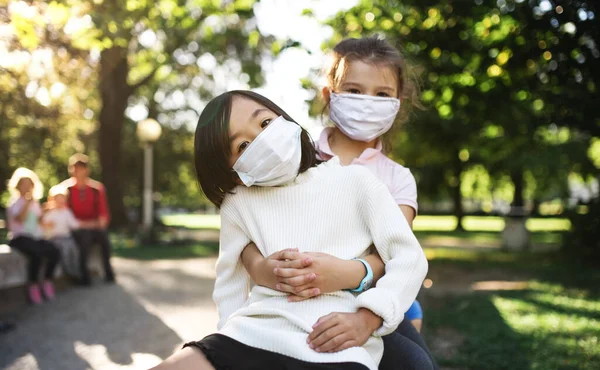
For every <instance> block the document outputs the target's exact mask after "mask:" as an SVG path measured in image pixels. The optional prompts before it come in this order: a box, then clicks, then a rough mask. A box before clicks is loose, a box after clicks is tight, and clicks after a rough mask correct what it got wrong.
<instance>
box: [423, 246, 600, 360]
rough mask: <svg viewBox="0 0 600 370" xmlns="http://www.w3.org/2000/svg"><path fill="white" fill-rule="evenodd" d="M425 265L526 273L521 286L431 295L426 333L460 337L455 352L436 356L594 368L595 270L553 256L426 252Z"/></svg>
mask: <svg viewBox="0 0 600 370" xmlns="http://www.w3.org/2000/svg"><path fill="white" fill-rule="evenodd" d="M427 254H428V258H429V259H430V269H431V270H434V269H440V270H439V272H440V273H441V275H440V276H443V271H444V270H443V269H444V267H448V266H451V267H453V268H456V267H457V266H459V267H462V268H465V271H471V272H473V271H485V270H487V269H489V268H502V269H504V270H505V271H506V274H507V276H510V274H512V273H517V272H520V273H524V272H527V273H528V275H529V276H531V278H530V279H528V280H527V281H526V285H525V286H524V288H523V289H515V290H496V291H485V292H472V293H470V294H465V295H458V296H456V295H452V296H447V297H443V298H439V297H438V298H433V297H431V299H428V300H427V301H426V302H427V303H426V305H425V310H426V326H427V333H428V334H427V335H428V339H429V340H430V341H435V336H436V333H441V332H444V330H445V331H446V332H448V330H449V328H450V329H451V330H452V331H451V333H453V335H452V337H453V338H455V339H456V338H463V339H464V340H463V342H462V344H460V345H459V346H458V348H457V351H456V352H454V353H446V354H445V355H444V356H441V355H440V354H438V362H439V363H440V365H442V366H446V367H452V368H459V369H491V370H494V369H532V370H533V369H536V370H537V369H539V370H545V369H564V370H567V369H573V370H575V369H581V370H592V369H598V368H600V367H599V364H600V343H599V339H598V338H600V288H599V287H600V273H599V272H598V271H596V270H594V269H592V268H589V269H584V268H581V266H578V265H573V264H570V263H568V262H567V261H564V260H561V259H560V258H559V257H558V256H556V255H553V254H534V253H518V254H514V253H504V252H477V251H475V252H474V251H464V250H456V249H454V250H444V249H439V250H428V251H427Z"/></svg>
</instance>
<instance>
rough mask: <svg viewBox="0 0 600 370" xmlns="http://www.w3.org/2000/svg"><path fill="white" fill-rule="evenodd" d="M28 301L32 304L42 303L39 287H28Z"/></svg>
mask: <svg viewBox="0 0 600 370" xmlns="http://www.w3.org/2000/svg"><path fill="white" fill-rule="evenodd" d="M29 300H30V301H31V303H33V304H40V303H42V293H41V292H40V286H39V285H37V284H34V285H30V286H29Z"/></svg>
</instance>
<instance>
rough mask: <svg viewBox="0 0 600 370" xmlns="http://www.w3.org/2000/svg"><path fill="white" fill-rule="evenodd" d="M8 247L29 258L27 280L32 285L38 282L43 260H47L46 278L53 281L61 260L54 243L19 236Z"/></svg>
mask: <svg viewBox="0 0 600 370" xmlns="http://www.w3.org/2000/svg"><path fill="white" fill-rule="evenodd" d="M8 245H10V246H11V248H14V249H16V250H18V251H19V252H20V253H23V254H24V255H26V256H27V259H28V267H27V279H28V280H29V282H30V283H35V282H37V281H38V279H39V273H40V267H41V265H42V259H45V260H46V273H45V275H44V277H45V278H46V279H52V277H53V276H54V270H55V268H56V265H57V264H58V260H59V259H60V253H59V252H58V249H57V248H56V247H55V246H54V245H53V244H52V243H50V242H48V241H46V240H39V239H33V238H30V237H27V236H17V237H16V238H14V239H12V240H11V241H10V242H8Z"/></svg>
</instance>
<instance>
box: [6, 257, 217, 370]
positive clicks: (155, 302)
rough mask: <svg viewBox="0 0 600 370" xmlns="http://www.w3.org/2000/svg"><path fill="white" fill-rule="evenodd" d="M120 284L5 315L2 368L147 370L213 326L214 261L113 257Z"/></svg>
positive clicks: (71, 291)
mask: <svg viewBox="0 0 600 370" xmlns="http://www.w3.org/2000/svg"><path fill="white" fill-rule="evenodd" d="M113 261H114V266H115V269H116V271H117V274H118V275H117V277H118V281H119V283H118V284H117V285H104V284H103V283H100V282H98V283H96V284H95V285H94V286H93V287H91V288H79V287H77V288H72V289H69V290H67V291H64V292H61V293H60V294H59V295H58V297H57V299H56V300H55V301H53V302H50V303H46V304H43V305H40V306H35V307H33V306H30V307H27V308H25V309H23V310H22V311H21V312H18V313H15V314H12V315H9V316H8V317H3V318H4V319H10V320H13V321H15V322H16V324H17V329H16V330H15V331H13V332H10V333H7V334H4V335H0V369H6V370H38V369H40V370H46V369H49V370H55V369H56V370H59V369H60V370H85V369H118V370H125V369H126V370H130V369H147V368H148V367H151V366H153V365H154V364H156V363H158V362H159V361H160V359H163V358H166V357H168V356H169V355H170V354H171V353H173V351H174V350H176V349H177V348H179V347H180V346H181V344H182V343H184V342H186V341H189V340H196V339H201V338H202V337H204V336H205V335H207V334H210V333H212V332H214V331H215V329H216V322H217V313H216V309H215V307H214V305H213V303H212V300H211V293H212V288H213V285H214V263H215V259H214V258H207V259H187V260H181V261H177V260H175V261H152V262H140V261H134V260H126V259H119V258H114V259H113Z"/></svg>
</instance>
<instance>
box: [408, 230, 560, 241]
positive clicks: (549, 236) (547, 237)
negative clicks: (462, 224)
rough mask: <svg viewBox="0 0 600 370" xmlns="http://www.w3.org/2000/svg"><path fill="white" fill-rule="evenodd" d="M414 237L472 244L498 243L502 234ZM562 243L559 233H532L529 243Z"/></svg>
mask: <svg viewBox="0 0 600 370" xmlns="http://www.w3.org/2000/svg"><path fill="white" fill-rule="evenodd" d="M415 235H416V236H417V238H418V239H419V240H420V241H423V240H425V239H427V238H434V237H435V238H442V237H443V238H457V239H460V240H464V241H467V242H469V243H472V244H477V243H490V242H500V241H501V239H502V234H501V233H500V232H491V231H433V230H416V231H415ZM561 241H562V234H561V233H560V232H532V233H531V242H532V243H534V244H559V243H561Z"/></svg>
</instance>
